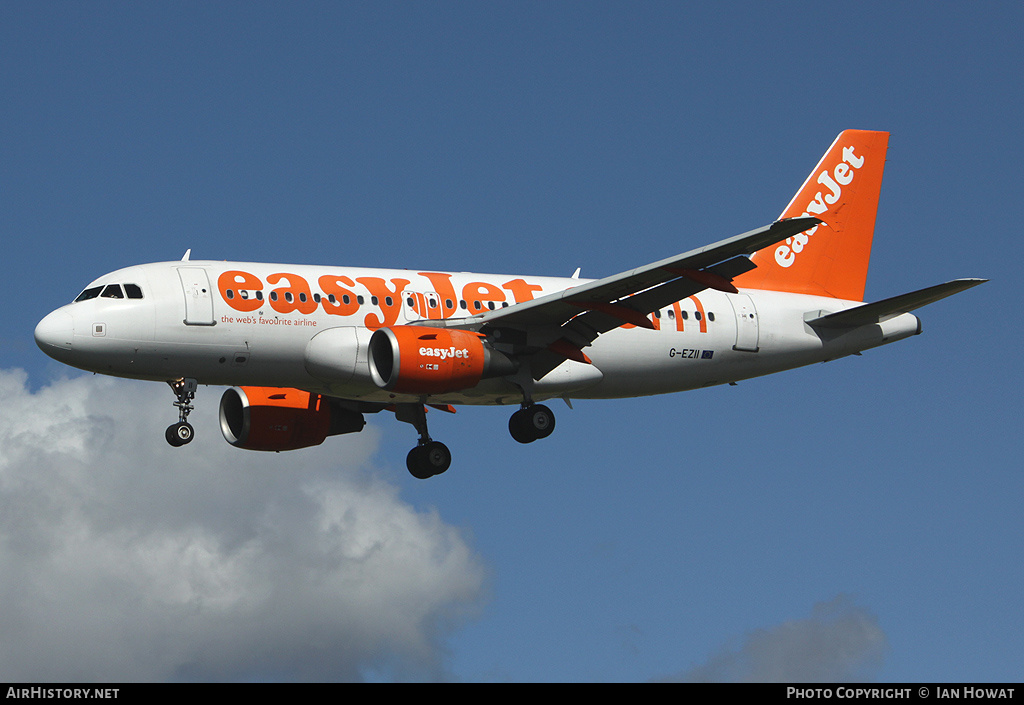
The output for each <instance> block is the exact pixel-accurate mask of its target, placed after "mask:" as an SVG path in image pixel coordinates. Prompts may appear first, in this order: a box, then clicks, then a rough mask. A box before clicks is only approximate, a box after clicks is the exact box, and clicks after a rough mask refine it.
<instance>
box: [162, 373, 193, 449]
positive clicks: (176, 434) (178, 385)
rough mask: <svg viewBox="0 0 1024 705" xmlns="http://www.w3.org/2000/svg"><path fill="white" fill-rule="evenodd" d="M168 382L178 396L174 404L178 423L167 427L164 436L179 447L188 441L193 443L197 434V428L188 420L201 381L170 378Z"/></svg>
mask: <svg viewBox="0 0 1024 705" xmlns="http://www.w3.org/2000/svg"><path fill="white" fill-rule="evenodd" d="M167 384H169V385H170V386H171V391H173V392H174V396H175V398H176V401H175V402H174V406H175V407H177V409H178V423H176V424H171V425H170V426H168V427H167V431H166V432H164V438H166V439H167V442H168V443H170V444H171V445H172V446H174V447H175V448H178V447H180V446H183V445H185V444H186V443H191V442H192V439H193V438H195V435H196V432H195V429H193V428H192V426H191V425H190V424H189V422H188V415H189V414H191V413H192V410H193V409H194V408H195V407H193V406H192V400H193V399H195V398H196V389H198V388H199V383H198V382H197V381H196V380H194V379H191V378H186V379H175V380H170V381H168V382H167Z"/></svg>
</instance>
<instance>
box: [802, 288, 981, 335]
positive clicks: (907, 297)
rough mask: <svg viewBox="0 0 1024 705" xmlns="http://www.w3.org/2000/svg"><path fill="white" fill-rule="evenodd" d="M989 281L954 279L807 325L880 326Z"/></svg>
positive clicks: (830, 326)
mask: <svg viewBox="0 0 1024 705" xmlns="http://www.w3.org/2000/svg"><path fill="white" fill-rule="evenodd" d="M987 281H988V279H954V280H953V281H950V282H946V283H945V284H937V285H935V286H930V287H928V288H927V289H921V290H919V291H912V292H910V293H909V294H901V295H899V296H893V297H892V298H890V299H883V300H881V301H876V302H874V303H870V304H864V305H863V306H857V307H855V308H850V309H847V310H845V311H840V312H838V313H830V314H828V315H825V316H817V317H815V318H812V319H811V320H808V321H807V324H808V325H810V326H814V327H816V328H856V327H858V326H866V325H870V324H872V323H878V322H880V321H882V320H885V319H886V318H891V317H893V316H898V315H900V314H901V313H909V312H910V311H913V310H914V309H917V308H921V307H922V306H927V305H928V304H930V303H934V302H936V301H938V300H939V299H944V298H946V297H947V296H952V295H953V294H959V293H960V292H961V291H966V290H967V289H970V288H971V287H973V286H977V285H978V284H984V283H985V282H987Z"/></svg>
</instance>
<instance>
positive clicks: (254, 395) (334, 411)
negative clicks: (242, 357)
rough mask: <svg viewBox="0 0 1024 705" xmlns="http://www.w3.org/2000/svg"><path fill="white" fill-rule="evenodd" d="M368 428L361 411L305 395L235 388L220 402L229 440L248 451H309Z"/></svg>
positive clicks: (223, 425) (282, 391)
mask: <svg viewBox="0 0 1024 705" xmlns="http://www.w3.org/2000/svg"><path fill="white" fill-rule="evenodd" d="M365 423H366V422H365V421H364V420H363V415H362V414H361V413H359V412H358V411H351V410H349V409H344V408H342V407H341V406H339V405H338V404H337V403H336V402H334V401H332V400H331V399H329V398H327V397H324V396H321V395H319V394H310V393H309V392H303V391H301V390H299V389H279V388H275V387H232V388H231V389H229V390H227V391H226V392H224V396H222V397H221V399H220V430H221V433H223V434H224V440H226V441H227V442H228V443H230V444H231V445H233V446H235V447H237V448H245V449H246V450H273V451H281V450H296V449H298V448H308V447H310V446H316V445H320V444H321V443H323V442H324V439H326V438H327V437H328V436H336V435H339V434H342V433H355V432H358V431H361V430H363V426H364V425H365Z"/></svg>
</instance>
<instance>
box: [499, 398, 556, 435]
mask: <svg viewBox="0 0 1024 705" xmlns="http://www.w3.org/2000/svg"><path fill="white" fill-rule="evenodd" d="M554 430H555V415H554V414H553V413H552V412H551V409H549V408H548V407H546V406H544V405H543V404H533V405H531V406H528V407H526V408H525V409H520V410H519V411H517V412H516V413H514V414H512V418H510V419H509V420H508V431H509V433H511V434H512V438H514V439H516V440H517V441H519V442H520V443H532V442H534V441H536V440H539V439H541V438H547V437H548V436H550V435H551V432H552V431H554Z"/></svg>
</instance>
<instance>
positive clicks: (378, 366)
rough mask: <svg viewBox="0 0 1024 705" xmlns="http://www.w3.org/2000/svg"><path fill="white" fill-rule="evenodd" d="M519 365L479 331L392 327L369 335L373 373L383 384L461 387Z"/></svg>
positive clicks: (429, 390)
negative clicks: (493, 345)
mask: <svg viewBox="0 0 1024 705" xmlns="http://www.w3.org/2000/svg"><path fill="white" fill-rule="evenodd" d="M516 368H517V365H516V363H515V362H514V361H513V360H511V359H510V358H508V357H507V356H506V355H505V354H504V353H501V352H499V351H497V350H494V349H493V348H491V346H490V345H489V344H488V343H487V341H486V340H485V339H484V337H483V336H482V335H480V334H479V333H471V332H468V331H464V330H450V329H447V328H430V327H427V326H391V327H389V328H381V329H379V330H377V331H376V332H375V333H374V334H373V337H371V338H370V377H371V378H372V379H373V381H374V383H375V384H376V385H377V386H378V387H380V388H382V389H387V390H389V391H393V392H401V393H405V394H444V393H446V392H457V391H460V390H463V389H470V388H472V387H475V386H476V384H477V383H478V382H479V381H480V380H481V379H484V378H487V377H500V376H503V375H510V374H514V373H515V371H516Z"/></svg>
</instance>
